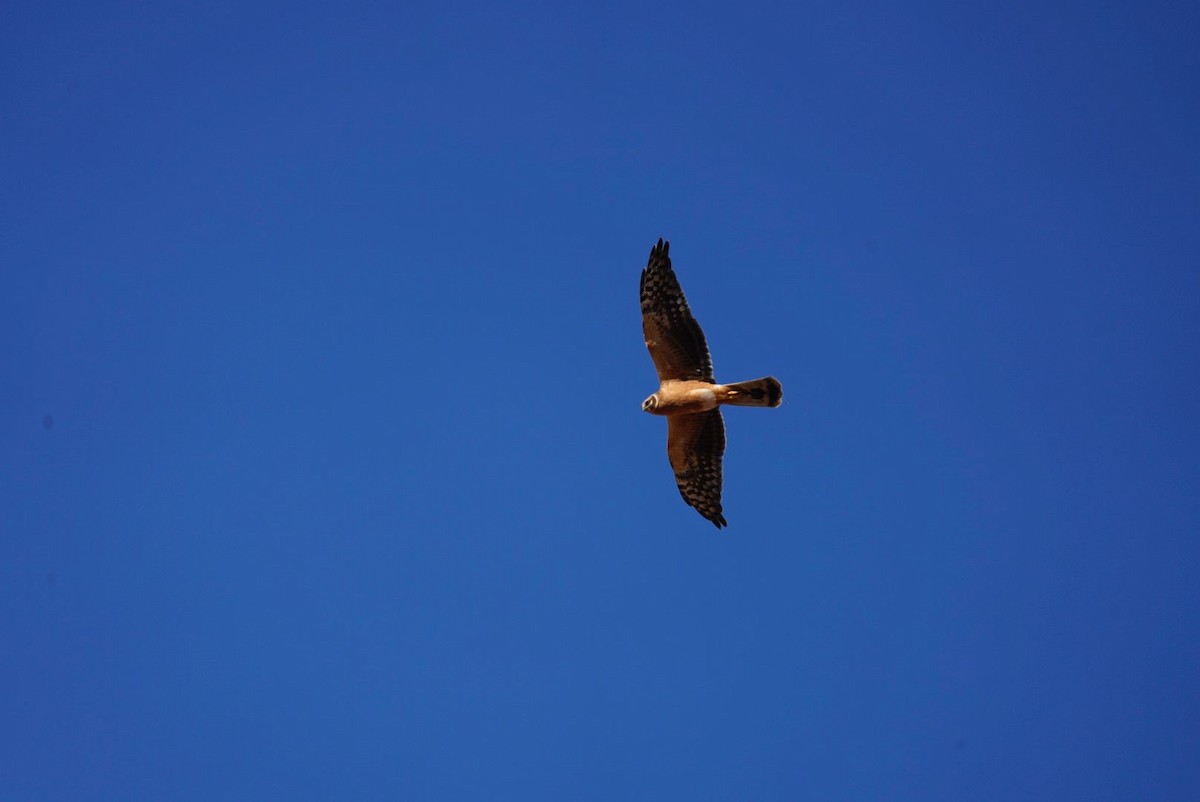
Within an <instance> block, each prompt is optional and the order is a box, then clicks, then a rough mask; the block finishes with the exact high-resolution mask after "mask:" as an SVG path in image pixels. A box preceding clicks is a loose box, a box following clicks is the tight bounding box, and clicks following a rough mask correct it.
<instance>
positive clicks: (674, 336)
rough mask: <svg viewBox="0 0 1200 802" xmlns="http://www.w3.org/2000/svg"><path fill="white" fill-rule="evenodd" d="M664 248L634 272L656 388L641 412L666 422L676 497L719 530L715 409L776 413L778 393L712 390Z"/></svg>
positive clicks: (721, 437)
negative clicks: (637, 273) (638, 277)
mask: <svg viewBox="0 0 1200 802" xmlns="http://www.w3.org/2000/svg"><path fill="white" fill-rule="evenodd" d="M670 247H671V244H670V243H669V242H663V241H662V240H661V239H659V241H658V244H657V245H655V246H654V247H653V248H651V249H650V261H649V262H648V263H647V264H646V268H645V269H644V270H643V271H642V285H641V295H642V333H643V334H644V335H645V337H646V347H647V348H648V349H650V358H651V359H652V360H654V367H655V369H656V370H657V371H658V381H659V386H658V392H656V393H655V394H654V395H652V396H650V397H649V398H647V399H646V400H645V401H643V402H642V410H643V411H645V412H649V413H651V414H653V415H665V416H666V418H667V457H668V459H670V460H671V469H672V470H673V471H675V484H676V485H678V486H679V495H681V496H683V500H684V501H686V502H687V503H688V505H689V506H691V507H695V508H696V511H697V512H699V513H700V514H701V515H703V516H704V517H705V518H707V519H708V520H710V521H712V522H713V523H714V524H716V526H717V528H718V529H720V528H721V527H722V526H726V525H727V522H726V521H725V516H724V515H722V514H721V458H722V456H724V454H725V422H724V421H723V420H722V419H721V410H720V409H719V407H721V406H724V405H727V404H732V405H734V406H743V407H777V406H779V404H780V401H781V400H782V398H783V388H782V387H781V386H780V384H779V382H778V381H777V380H776V379H774V378H772V377H770V376H768V377H767V378H765V379H754V380H753V381H746V382H737V383H736V384H717V382H716V380H715V379H713V366H712V357H711V356H710V355H709V353H708V343H707V342H706V341H705V339H704V332H703V331H702V330H701V328H700V324H699V323H697V322H696V318H694V317H692V310H691V309H689V308H688V303H687V299H686V298H684V297H683V290H682V289H681V288H680V286H679V279H677V278H675V271H674V270H672V269H671V258H670V256H668V251H669V250H670Z"/></svg>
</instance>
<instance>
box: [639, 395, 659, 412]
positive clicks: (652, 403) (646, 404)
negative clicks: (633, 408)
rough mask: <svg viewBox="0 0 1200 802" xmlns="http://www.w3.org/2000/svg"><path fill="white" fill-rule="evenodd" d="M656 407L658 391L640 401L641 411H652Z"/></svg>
mask: <svg viewBox="0 0 1200 802" xmlns="http://www.w3.org/2000/svg"><path fill="white" fill-rule="evenodd" d="M656 407H658V393H655V394H654V395H652V396H650V397H649V398H647V399H646V400H645V401H643V402H642V412H653V411H654V410H655V408H656Z"/></svg>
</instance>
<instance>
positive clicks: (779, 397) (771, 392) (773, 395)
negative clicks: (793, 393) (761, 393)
mask: <svg viewBox="0 0 1200 802" xmlns="http://www.w3.org/2000/svg"><path fill="white" fill-rule="evenodd" d="M768 385H769V386H768V387H767V403H769V404H770V405H771V406H773V407H777V406H779V405H780V404H781V403H782V402H783V385H782V384H780V383H779V379H776V378H775V377H774V376H772V377H771V380H770V382H768Z"/></svg>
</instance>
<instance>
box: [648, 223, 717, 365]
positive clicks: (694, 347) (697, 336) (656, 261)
mask: <svg viewBox="0 0 1200 802" xmlns="http://www.w3.org/2000/svg"><path fill="white" fill-rule="evenodd" d="M670 247H671V244H670V243H669V242H663V241H662V240H661V239H660V240H659V241H658V244H657V245H655V246H654V247H653V248H651V249H650V261H649V262H648V263H647V264H646V268H645V269H644V270H642V283H641V296H642V333H643V334H644V335H645V337H646V347H647V348H648V349H650V358H651V359H653V360H654V367H655V368H656V369H657V370H658V378H659V381H667V380H668V379H699V380H700V381H707V382H711V381H714V379H713V366H712V357H711V356H710V355H709V353H708V343H707V342H706V341H705V339H704V332H703V331H702V330H701V329H700V324H699V323H697V322H696V318H694V317H692V310H691V309H689V308H688V303H687V299H686V298H684V297H683V290H682V289H681V288H680V286H679V279H677V278H675V271H674V270H672V269H671V258H670V256H669V255H668V251H669V249H670Z"/></svg>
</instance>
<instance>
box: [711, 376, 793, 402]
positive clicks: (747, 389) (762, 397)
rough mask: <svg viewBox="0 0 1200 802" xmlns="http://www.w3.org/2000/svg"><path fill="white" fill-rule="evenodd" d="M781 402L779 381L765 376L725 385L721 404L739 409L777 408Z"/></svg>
mask: <svg viewBox="0 0 1200 802" xmlns="http://www.w3.org/2000/svg"><path fill="white" fill-rule="evenodd" d="M782 400H783V387H782V386H781V385H780V384H779V380H778V379H776V378H774V377H772V376H767V377H766V378H765V379H754V380H753V381H748V382H738V383H737V384H726V385H725V397H724V398H722V399H721V403H722V404H734V405H735V406H739V407H777V406H779V404H780V402H781V401H782Z"/></svg>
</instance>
